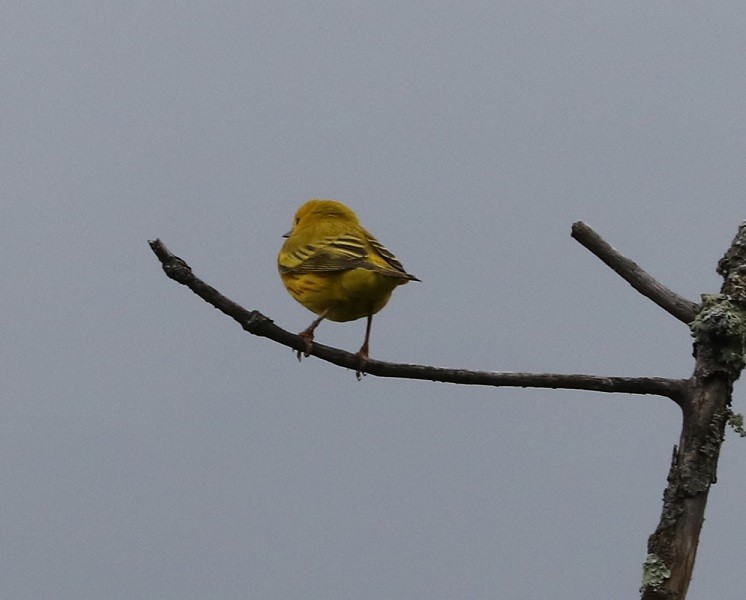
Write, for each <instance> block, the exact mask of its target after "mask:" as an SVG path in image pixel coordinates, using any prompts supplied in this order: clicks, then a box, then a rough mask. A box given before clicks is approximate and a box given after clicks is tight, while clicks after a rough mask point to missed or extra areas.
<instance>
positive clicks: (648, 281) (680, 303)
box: [572, 221, 700, 325]
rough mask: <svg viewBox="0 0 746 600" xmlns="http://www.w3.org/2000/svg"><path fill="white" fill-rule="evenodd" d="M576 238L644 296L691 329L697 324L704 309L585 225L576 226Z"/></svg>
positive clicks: (578, 223)
mask: <svg viewBox="0 0 746 600" xmlns="http://www.w3.org/2000/svg"><path fill="white" fill-rule="evenodd" d="M572 237H574V238H575V239H576V240H577V241H578V242H580V243H581V244H582V245H583V246H585V247H586V248H587V249H588V250H590V251H591V252H592V253H593V254H595V255H596V256H597V257H598V258H600V259H601V260H602V261H603V262H604V263H606V264H607V265H608V266H609V267H611V268H612V269H613V270H614V271H615V272H616V273H617V274H618V275H619V276H620V277H622V279H624V280H625V281H626V282H627V283H629V284H630V285H631V286H632V287H633V288H635V289H636V290H637V291H638V292H640V293H641V294H642V295H643V296H646V297H648V298H650V299H651V300H652V301H653V302H655V303H656V304H657V305H658V306H660V307H661V308H662V309H663V310H665V311H666V312H668V313H670V314H671V315H673V316H674V317H676V318H677V319H678V320H679V321H682V322H683V323H686V324H687V325H688V324H689V323H691V322H692V321H694V319H695V318H696V316H697V313H698V312H699V310H700V306H699V305H698V304H697V303H696V302H692V301H691V300H687V299H686V298H684V297H683V296H680V295H679V294H677V293H676V292H674V291H673V290H670V289H668V288H667V287H666V286H664V285H663V284H662V283H660V282H659V281H657V280H656V279H654V278H653V277H651V276H650V275H649V274H648V273H646V272H645V271H644V270H643V269H642V268H641V267H640V266H639V265H638V264H637V263H635V262H633V261H632V260H630V259H629V258H627V257H626V256H623V255H622V254H620V253H619V251H618V250H616V249H615V248H613V247H612V246H611V245H610V244H609V243H608V242H606V241H605V240H604V239H603V238H602V237H601V236H600V235H598V234H597V233H596V232H595V231H594V230H593V229H592V228H591V227H590V226H589V225H586V224H585V223H583V222H582V221H578V222H577V223H574V224H573V226H572Z"/></svg>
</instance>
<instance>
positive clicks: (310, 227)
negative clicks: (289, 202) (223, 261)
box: [277, 200, 419, 368]
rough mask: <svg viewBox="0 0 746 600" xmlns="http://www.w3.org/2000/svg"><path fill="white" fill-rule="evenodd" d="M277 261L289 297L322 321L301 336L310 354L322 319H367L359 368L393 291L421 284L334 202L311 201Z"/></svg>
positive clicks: (300, 212) (301, 210) (297, 217)
mask: <svg viewBox="0 0 746 600" xmlns="http://www.w3.org/2000/svg"><path fill="white" fill-rule="evenodd" d="M285 237H287V239H286V240H285V243H284V244H283V245H282V248H281V250H280V254H279V256H278V257H277V268H278V269H279V271H280V277H281V278H282V282H283V283H284V284H285V287H286V288H287V290H288V292H290V295H291V296H292V297H293V298H295V299H296V300H297V301H298V302H300V303H301V304H302V305H303V306H305V307H306V308H307V309H309V310H310V311H312V312H314V313H316V314H317V315H319V317H318V318H317V319H316V320H315V321H314V322H313V323H311V325H310V326H309V327H308V328H307V329H305V330H304V331H302V332H301V333H300V335H301V336H303V337H304V338H305V339H306V341H307V346H308V349H309V350H310V346H311V341H312V340H313V331H314V329H316V327H317V326H318V324H319V323H320V322H321V321H322V320H323V319H329V320H331V321H340V322H343V321H353V320H355V319H360V318H362V317H367V319H368V322H367V327H366V333H365V342H364V343H363V346H362V348H360V351H359V352H358V355H359V356H360V364H361V368H362V366H363V365H364V364H365V361H366V360H367V358H368V341H369V338H370V325H371V321H372V317H373V315H374V314H376V313H377V312H378V311H379V310H381V309H382V308H383V307H384V306H386V303H387V302H388V301H389V298H390V297H391V292H393V290H394V288H395V287H397V286H399V285H403V284H405V283H407V282H408V281H419V279H417V278H416V277H415V276H414V275H410V274H409V273H407V272H406V271H405V270H404V267H403V266H402V264H401V263H400V262H399V261H398V260H397V258H396V257H395V256H394V255H393V254H392V253H391V252H389V251H388V250H387V249H386V247H385V246H383V244H381V243H380V242H379V241H378V240H377V239H376V238H375V237H373V236H372V235H371V234H370V233H369V232H368V231H366V230H365V229H364V228H363V227H362V226H361V225H360V222H359V221H358V219H357V216H356V215H355V213H354V212H352V210H350V209H349V208H348V207H347V206H345V205H344V204H342V203H341V202H336V201H334V200H309V201H308V202H306V203H305V204H304V205H303V206H301V207H300V208H299V209H298V212H297V213H296V214H295V220H294V222H293V228H292V229H291V230H290V231H289V232H288V233H287V234H286V236H285Z"/></svg>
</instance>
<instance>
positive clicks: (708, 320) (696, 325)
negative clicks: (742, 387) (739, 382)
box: [689, 294, 746, 381]
mask: <svg viewBox="0 0 746 600" xmlns="http://www.w3.org/2000/svg"><path fill="white" fill-rule="evenodd" d="M689 328H690V330H691V332H692V337H694V339H695V340H696V342H695V345H696V348H697V351H698V352H702V351H708V353H709V354H710V356H708V357H707V358H709V359H711V360H710V361H708V362H712V361H714V363H715V364H711V365H709V368H710V371H711V373H710V374H713V373H714V372H723V373H726V374H728V375H729V376H730V377H731V381H735V380H736V379H738V376H739V374H740V372H741V370H742V369H743V368H744V366H746V357H745V356H744V354H746V304H743V303H741V302H735V301H733V300H732V298H731V297H730V296H728V295H725V294H705V295H703V296H702V310H701V311H700V312H699V314H698V315H697V318H696V319H694V321H692V322H691V323H690V325H689Z"/></svg>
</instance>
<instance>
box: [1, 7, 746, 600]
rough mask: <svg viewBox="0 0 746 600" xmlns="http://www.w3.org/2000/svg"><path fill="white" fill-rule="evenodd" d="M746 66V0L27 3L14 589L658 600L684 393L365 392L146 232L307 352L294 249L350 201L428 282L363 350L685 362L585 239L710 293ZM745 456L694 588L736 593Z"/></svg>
mask: <svg viewBox="0 0 746 600" xmlns="http://www.w3.org/2000/svg"><path fill="white" fill-rule="evenodd" d="M745 56H746V5H744V4H743V3H741V2H721V3H717V4H714V5H713V4H701V3H699V4H695V3H686V2H685V3H680V2H632V3H618V2H596V3H587V2H549V1H547V2H486V1H484V2H464V3H451V2H418V3H408V2H385V3H369V2H355V1H346V2H337V1H334V2H316V3H311V2H308V3H306V2H266V3H256V2H243V3H240V2H219V3H215V2H194V1H191V2H190V1H187V2H155V3H154V2H152V0H148V1H139V0H138V1H133V2H127V3H122V2H113V1H101V2H95V3H91V2H78V1H71V2H63V3H50V2H16V1H10V2H5V3H3V5H2V8H0V64H1V65H2V85H1V86H0V124H1V125H0V126H1V128H2V129H1V131H2V140H3V142H2V144H1V145H0V161H1V163H0V164H1V173H2V203H0V249H1V251H2V256H3V257H4V261H3V268H2V279H3V293H2V294H0V311H1V313H2V322H3V327H2V329H3V333H2V339H3V342H4V343H3V344H2V345H0V353H1V354H0V359H1V360H2V364H3V369H2V381H3V385H2V389H3V393H2V398H1V400H2V404H1V405H0V406H1V407H2V418H1V419H0V552H1V554H0V598H12V599H14V600H26V599H29V600H30V599H47V598H56V599H76V600H78V599H96V600H100V599H102V598H127V599H129V598H132V599H143V598H158V599H169V600H171V599H173V600H176V599H179V600H183V599H186V600H190V599H195V600H196V599H200V600H202V599H220V600H222V599H233V598H268V599H269V598H287V599H291V598H298V599H305V598H324V599H329V600H337V599H339V600H343V599H350V598H355V599H358V598H360V599H398V598H407V599H410V598H411V599H432V598H485V599H486V598H511V599H518V600H523V599H526V600H529V599H536V598H553V599H578V598H583V599H585V598H588V599H591V598H593V599H595V598H599V597H603V598H607V599H611V600H615V599H622V598H625V599H626V598H632V597H635V596H636V593H637V592H636V590H637V588H638V587H639V584H640V579H641V565H642V562H643V560H644V558H645V554H646V542H647V537H648V535H649V534H650V533H651V532H652V531H653V530H654V528H655V526H656V524H657V521H658V517H659V515H660V510H661V495H662V492H663V489H664V487H665V483H666V481H665V480H666V473H667V470H668V466H669V460H670V456H671V450H672V447H673V445H674V444H675V443H676V442H677V439H678V432H679V413H678V409H677V408H676V407H675V406H674V404H673V403H672V402H671V401H669V400H666V399H663V398H655V397H634V396H625V395H603V394H597V393H590V392H573V391H551V390H544V391H537V390H521V389H509V388H503V389H488V388H478V387H458V386H453V385H443V384H435V383H429V382H410V381H396V380H385V379H378V378H375V377H372V376H368V377H365V378H364V379H363V381H361V382H357V381H356V380H355V376H354V374H353V373H351V372H349V371H345V370H342V369H339V368H337V367H334V366H331V365H329V364H326V363H323V362H321V361H319V360H317V359H314V358H311V359H308V360H304V361H303V362H302V363H300V364H299V363H298V361H297V360H296V359H295V358H294V356H293V355H292V353H291V352H290V350H288V349H287V348H284V347H280V346H278V345H276V344H274V343H272V342H269V341H267V340H264V339H260V338H256V337H253V336H250V335H248V334H246V333H244V332H242V331H241V329H240V328H239V327H238V326H237V325H236V324H235V323H234V322H233V321H231V320H230V319H228V318H227V317H225V316H224V315H222V314H221V313H219V312H218V311H216V310H214V309H212V308H211V307H209V306H208V305H207V304H205V303H204V302H203V301H201V300H199V299H198V298H197V297H196V296H194V295H193V294H191V292H189V291H188V290H187V289H186V288H184V287H182V286H179V285H177V284H176V283H174V282H172V281H170V280H168V279H167V278H166V277H165V276H164V274H163V273H162V271H161V269H160V265H159V263H158V262H157V260H156V259H155V257H154V256H153V254H152V253H151V251H150V249H149V248H148V245H147V240H148V239H152V238H155V237H160V238H161V239H162V240H163V241H164V242H165V243H166V245H167V246H168V247H169V248H170V249H171V250H172V251H173V252H174V253H176V254H177V255H179V256H181V257H183V258H184V259H185V260H187V261H188V262H189V263H190V265H191V266H192V267H193V269H194V270H195V272H196V274H197V275H198V276H200V277H202V278H203V279H204V280H205V281H207V282H208V283H210V284H212V285H213V286H215V287H217V288H218V289H219V290H220V291H222V292H223V293H224V294H226V295H228V296H229V297H230V298H232V299H233V300H235V301H237V302H239V303H241V304H242V305H243V306H245V307H246V308H248V309H257V310H260V311H262V312H263V313H264V314H266V315H268V316H269V317H270V318H272V319H274V320H275V321H276V322H277V323H278V324H279V325H280V326H282V327H285V328H287V329H289V330H291V331H300V330H301V329H303V328H305V327H306V326H307V325H308V324H309V323H310V321H311V319H312V315H311V313H309V312H308V311H306V310H305V309H304V308H303V307H301V306H300V305H298V304H296V303H295V301H294V300H292V298H290V296H289V295H288V294H287V293H286V291H285V290H284V288H283V287H282V284H281V282H280V279H279V277H278V274H277V271H276V266H275V261H276V254H277V251H278V249H279V247H280V245H281V242H282V239H281V237H280V236H281V234H282V233H284V232H285V231H287V229H288V228H289V226H290V223H291V219H292V216H293V213H294V212H295V210H296V209H297V207H298V206H299V205H300V204H301V203H302V202H304V201H305V200H307V199H308V198H312V197H327V198H334V199H338V200H342V201H344V202H346V203H348V204H349V205H350V206H351V207H352V208H353V209H355V210H356V211H357V212H358V214H359V216H360V218H361V220H362V222H363V224H364V225H365V226H366V227H367V228H369V229H370V230H371V231H372V232H373V233H374V234H375V235H376V236H377V237H378V238H379V239H380V240H381V241H382V242H383V243H384V244H386V245H387V246H388V247H389V248H390V249H391V250H392V251H394V252H395V253H396V254H397V256H398V257H399V258H400V259H401V261H402V262H403V263H404V265H405V267H406V268H407V270H408V271H410V272H411V273H414V274H415V275H417V276H418V277H420V278H421V279H422V283H413V284H410V285H407V286H406V287H403V288H400V289H398V290H397V291H396V292H395V294H394V297H393V299H392V301H391V303H390V304H389V306H388V307H386V309H385V310H384V311H383V312H381V313H380V314H379V315H378V316H377V317H376V318H375V319H374V322H373V333H372V342H371V355H372V357H374V358H378V359H382V360H392V361H404V362H413V363H424V364H430V365H437V366H450V367H463V368H473V369H487V370H506V371H511V370H521V371H536V372H585V373H592V374H599V375H605V374H609V375H630V376H634V375H659V376H672V377H688V376H689V375H690V374H691V370H692V366H693V365H692V359H691V341H690V337H689V333H688V331H687V329H686V327H685V326H683V325H682V324H681V323H679V322H678V321H676V320H675V319H674V318H672V317H671V316H669V315H668V314H666V313H665V312H663V311H662V310H661V309H659V308H658V307H656V306H654V305H653V304H652V303H651V302H649V301H648V300H646V299H644V298H643V297H641V296H640V295H638V294H637V293H636V292H634V291H633V290H632V289H631V288H630V287H629V286H628V285H627V284H626V283H624V282H623V281H622V280H621V279H620V278H618V277H617V276H616V275H615V274H613V273H612V272H611V271H610V270H609V269H608V268H606V267H605V266H603V265H602V264H601V263H600V262H599V261H598V260H597V259H596V258H595V257H593V256H592V255H590V253H588V252H587V251H586V250H584V249H583V248H582V247H581V246H580V245H579V244H577V243H576V242H574V241H573V240H572V239H571V238H570V226H571V224H572V223H573V222H574V221H577V220H584V221H586V222H588V223H589V224H590V225H592V226H593V227H594V228H595V229H596V230H597V231H598V232H599V233H600V234H601V235H603V236H604V237H605V238H606V239H607V240H608V241H609V242H610V243H611V244H613V245H614V246H615V247H616V248H618V249H619V250H620V251H622V252H624V253H625V254H627V255H628V256H630V257H631V258H633V259H634V260H636V261H637V262H638V263H639V264H640V265H642V266H643V267H644V268H646V269H647V270H648V271H649V272H650V273H651V274H652V275H654V276H655V277H658V278H659V279H660V280H661V281H662V282H664V283H665V284H667V285H669V286H670V287H672V288H673V289H675V290H676V291H678V292H680V293H682V294H684V295H685V296H687V297H689V298H691V299H693V300H698V298H699V294H701V293H705V292H714V291H717V290H718V289H719V286H720V280H719V278H718V276H717V275H716V274H715V270H714V269H715V265H716V263H717V260H718V259H719V258H720V257H721V256H722V254H723V252H724V251H725V250H726V248H727V247H728V245H729V244H730V242H731V240H732V238H733V235H734V234H735V232H736V229H737V227H738V225H739V223H740V221H741V220H742V219H744V218H746V209H745V207H744V190H746V168H745V167H746V165H745V164H744V157H745V156H746V147H745V146H746V106H745V101H744V98H746V66H745V65H746V63H745V62H744V57H745ZM363 332H364V322H363V321H359V322H354V323H347V324H336V323H323V324H322V325H321V326H320V328H319V329H318V330H317V339H318V340H319V341H320V342H322V343H325V344H329V345H335V346H339V347H342V348H345V349H349V350H352V351H355V350H357V348H358V347H359V346H360V344H361V342H362V338H363ZM734 407H735V409H736V410H741V411H743V410H746V407H744V403H743V390H742V387H741V386H740V385H739V386H738V387H737V388H736V392H735V402H734ZM745 458H746V442H744V441H741V440H740V439H739V438H737V436H735V435H734V434H733V433H732V432H729V433H728V435H727V439H726V443H725V445H724V449H723V454H722V460H721V467H720V471H719V482H718V484H717V485H716V486H715V487H714V488H713V490H712V493H711V495H710V502H709V506H708V509H707V521H706V523H705V527H704V531H703V535H702V540H701V544H700V549H699V555H698V559H697V565H696V568H695V578H694V581H693V583H692V587H691V589H690V596H691V597H692V598H719V599H721V600H727V599H738V600H741V599H742V598H743V557H744V555H746V538H744V535H743V523H744V521H745V520H746V505H745V504H744V502H743V498H744V494H746V471H745V470H744V459H745Z"/></svg>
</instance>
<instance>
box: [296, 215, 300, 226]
mask: <svg viewBox="0 0 746 600" xmlns="http://www.w3.org/2000/svg"><path fill="white" fill-rule="evenodd" d="M298 223H300V219H299V218H298V217H295V224H296V225H297V224H298Z"/></svg>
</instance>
